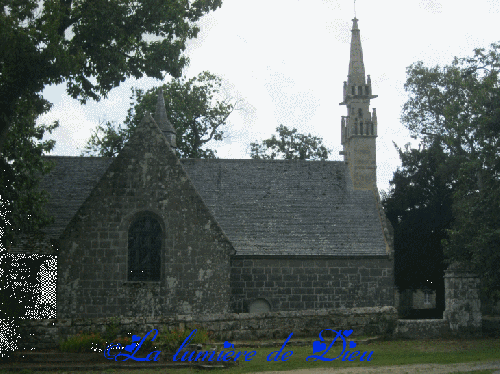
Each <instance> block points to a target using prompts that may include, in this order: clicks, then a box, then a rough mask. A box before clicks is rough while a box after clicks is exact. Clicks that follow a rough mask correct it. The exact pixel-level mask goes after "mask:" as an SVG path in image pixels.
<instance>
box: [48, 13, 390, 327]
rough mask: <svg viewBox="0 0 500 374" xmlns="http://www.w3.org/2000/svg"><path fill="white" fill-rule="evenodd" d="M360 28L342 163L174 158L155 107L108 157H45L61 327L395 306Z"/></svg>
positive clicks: (346, 98) (170, 134)
mask: <svg viewBox="0 0 500 374" xmlns="http://www.w3.org/2000/svg"><path fill="white" fill-rule="evenodd" d="M375 97H377V96H375V95H373V94H372V88H371V81H370V76H369V75H368V76H367V77H365V68H364V64H363V53H362V48H361V39H360V30H359V28H358V20H357V19H356V18H355V19H354V20H353V26H352V40H351V51H350V62H349V71H348V78H347V81H346V82H344V87H343V101H342V103H341V105H345V106H346V107H347V115H346V116H342V119H341V134H342V145H343V151H342V152H341V154H342V155H343V156H344V159H343V161H289V160H229V159H178V158H177V157H176V154H175V152H174V148H175V147H176V136H175V129H174V128H173V127H172V125H171V124H170V123H169V121H168V119H167V116H166V112H165V104H164V98H163V94H162V93H161V92H160V94H159V95H158V103H157V108H156V113H155V114H154V117H153V116H147V117H146V118H145V119H144V121H143V122H142V123H141V124H140V125H139V127H138V128H137V131H136V132H135V134H134V135H133V136H132V137H131V139H130V140H129V142H128V143H127V144H126V145H125V147H124V148H123V150H122V151H121V152H120V154H119V155H118V156H117V157H116V158H99V157H89V158H87V157H65V156H48V157H49V158H50V160H52V161H54V162H55V164H56V166H55V167H54V169H53V171H52V172H51V174H50V175H49V176H48V177H46V178H45V179H44V180H43V182H42V188H44V189H45V190H47V191H48V192H49V193H50V195H51V199H50V201H49V203H48V204H47V208H48V209H49V212H50V213H51V214H52V215H53V216H54V217H55V222H54V223H53V224H52V225H51V226H49V227H48V228H47V229H46V234H47V236H48V238H50V240H51V242H50V243H51V246H52V247H53V248H56V252H54V253H55V255H56V256H57V302H56V306H57V318H69V317H85V318H94V317H109V316H119V315H121V316H153V317H154V316H156V317H158V316H168V315H173V314H205V313H228V312H232V313H247V312H265V311H290V310H304V309H322V308H328V309H333V308H335V309H337V308H352V307H365V306H366V307H368V306H392V305H394V277H393V267H394V264H393V255H392V252H393V249H392V242H391V238H390V234H389V232H390V227H389V225H390V224H389V223H388V221H387V220H386V218H385V215H384V213H383V210H382V208H381V206H380V202H379V199H378V191H377V186H376V138H377V117H376V111H375V109H373V111H372V112H370V108H369V106H370V100H371V99H373V98H375Z"/></svg>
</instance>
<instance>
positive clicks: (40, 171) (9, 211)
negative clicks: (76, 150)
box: [0, 100, 59, 248]
mask: <svg viewBox="0 0 500 374" xmlns="http://www.w3.org/2000/svg"><path fill="white" fill-rule="evenodd" d="M50 106H51V105H50V103H48V102H47V101H44V106H42V107H37V106H36V105H33V104H32V103H31V102H29V101H27V100H23V101H21V102H18V106H17V107H16V110H15V113H16V115H15V116H14V118H13V122H14V125H13V126H12V127H11V129H10V130H9V132H8V133H7V139H6V140H5V146H4V149H3V151H2V152H0V156H1V157H0V163H1V167H2V173H1V174H0V196H1V201H0V209H1V210H2V214H0V227H2V228H3V230H4V233H3V235H2V238H1V243H2V245H3V246H4V247H7V248H8V247H10V246H11V244H12V243H14V244H15V242H16V239H18V237H19V234H20V233H24V234H27V233H38V232H39V230H40V229H41V228H43V227H44V226H45V225H47V224H48V223H50V222H51V217H49V216H48V214H47V213H46V211H45V207H44V205H45V203H46V202H47V199H48V197H47V194H46V192H44V191H41V190H40V189H39V188H38V183H39V181H40V178H41V177H42V176H43V175H45V174H47V173H48V172H49V171H50V169H51V167H52V166H53V165H52V163H51V162H49V161H47V160H45V159H43V157H42V156H43V155H44V154H45V153H48V152H50V151H51V150H52V149H53V148H54V145H55V141H54V140H45V141H43V140H42V138H43V136H44V134H45V133H46V132H49V133H52V131H53V130H54V129H55V128H57V127H58V126H59V124H58V123H57V122H55V123H54V124H52V125H38V126H36V124H35V121H36V118H37V117H38V116H39V115H40V114H43V113H45V112H47V111H48V110H49V109H50Z"/></svg>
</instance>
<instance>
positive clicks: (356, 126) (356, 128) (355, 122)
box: [354, 118, 358, 135]
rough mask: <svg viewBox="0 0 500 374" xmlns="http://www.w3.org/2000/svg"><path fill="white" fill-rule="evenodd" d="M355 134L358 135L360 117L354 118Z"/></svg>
mask: <svg viewBox="0 0 500 374" xmlns="http://www.w3.org/2000/svg"><path fill="white" fill-rule="evenodd" d="M354 135H358V119H357V118H356V119H355V120H354Z"/></svg>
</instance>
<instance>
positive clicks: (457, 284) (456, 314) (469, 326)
mask: <svg viewBox="0 0 500 374" xmlns="http://www.w3.org/2000/svg"><path fill="white" fill-rule="evenodd" d="M444 284H445V306H446V307H445V311H444V313H443V318H445V319H446V320H447V321H448V322H449V324H450V328H451V329H452V330H453V331H455V332H456V333H462V334H463V333H468V334H472V335H479V334H481V319H482V315H481V300H480V298H479V292H480V290H479V284H480V280H479V278H478V277H477V275H476V274H473V273H472V272H471V271H470V270H468V268H467V266H466V265H463V264H458V263H454V264H452V265H450V266H449V267H448V269H447V270H446V271H445V275H444Z"/></svg>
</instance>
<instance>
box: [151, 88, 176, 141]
mask: <svg viewBox="0 0 500 374" xmlns="http://www.w3.org/2000/svg"><path fill="white" fill-rule="evenodd" d="M154 120H155V122H156V124H157V125H158V127H159V128H160V130H161V131H162V132H163V134H164V135H165V136H166V137H167V139H168V141H169V143H170V146H171V147H173V148H175V147H176V144H175V129H174V127H173V126H172V124H171V123H170V121H169V120H168V117H167V111H166V110H165V100H164V98H163V89H162V87H160V89H159V90H158V99H157V101H156V112H155V116H154Z"/></svg>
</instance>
